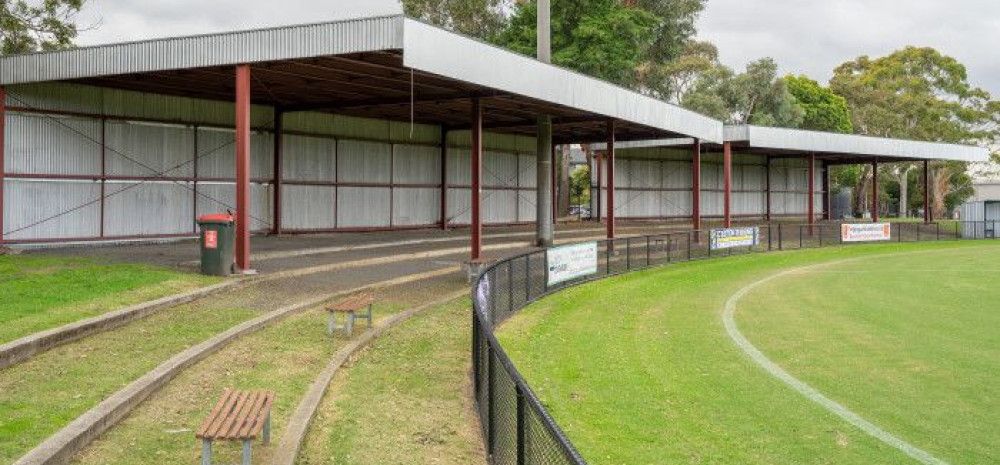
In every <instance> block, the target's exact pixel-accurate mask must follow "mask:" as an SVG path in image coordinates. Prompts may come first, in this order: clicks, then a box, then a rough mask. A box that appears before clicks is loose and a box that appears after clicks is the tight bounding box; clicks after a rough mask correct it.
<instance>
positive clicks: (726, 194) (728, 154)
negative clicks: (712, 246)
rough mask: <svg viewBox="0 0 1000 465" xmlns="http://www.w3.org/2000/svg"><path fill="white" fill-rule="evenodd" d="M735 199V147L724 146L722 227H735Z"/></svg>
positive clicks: (730, 144)
mask: <svg viewBox="0 0 1000 465" xmlns="http://www.w3.org/2000/svg"><path fill="white" fill-rule="evenodd" d="M732 197H733V145H732V143H731V142H724V143H723V144H722V227H723V228H730V227H732V226H733V218H732V212H731V205H730V204H731V203H732Z"/></svg>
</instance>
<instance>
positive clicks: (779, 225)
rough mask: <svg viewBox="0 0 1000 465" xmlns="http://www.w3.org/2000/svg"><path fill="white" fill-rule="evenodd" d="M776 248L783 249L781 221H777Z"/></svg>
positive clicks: (783, 240)
mask: <svg viewBox="0 0 1000 465" xmlns="http://www.w3.org/2000/svg"><path fill="white" fill-rule="evenodd" d="M778 250H785V238H784V237H783V236H782V235H781V223H778Z"/></svg>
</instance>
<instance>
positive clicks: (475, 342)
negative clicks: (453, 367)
mask: <svg viewBox="0 0 1000 465" xmlns="http://www.w3.org/2000/svg"><path fill="white" fill-rule="evenodd" d="M477 313H478V312H477V311H476V304H475V302H473V303H472V385H473V386H475V388H474V389H473V390H474V391H475V393H476V400H477V401H478V400H479V393H480V392H482V391H481V390H482V388H483V387H482V386H481V385H480V383H479V370H480V369H481V368H482V367H480V366H479V338H480V337H481V336H480V335H479V324H478V321H477V320H478V318H479V317H478V316H477Z"/></svg>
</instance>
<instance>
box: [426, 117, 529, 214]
mask: <svg viewBox="0 0 1000 465" xmlns="http://www.w3.org/2000/svg"><path fill="white" fill-rule="evenodd" d="M518 160H520V158H518ZM441 229H442V230H448V128H447V127H446V126H441Z"/></svg>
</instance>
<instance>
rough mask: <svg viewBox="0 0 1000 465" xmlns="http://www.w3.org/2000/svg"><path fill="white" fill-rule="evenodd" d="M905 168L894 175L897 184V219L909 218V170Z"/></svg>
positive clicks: (908, 167)
mask: <svg viewBox="0 0 1000 465" xmlns="http://www.w3.org/2000/svg"><path fill="white" fill-rule="evenodd" d="M912 168H913V167H912V166H907V167H905V168H902V169H900V170H899V171H898V172H897V173H896V180H897V181H898V182H899V217H900V218H908V217H909V216H910V197H909V190H910V169H912Z"/></svg>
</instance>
